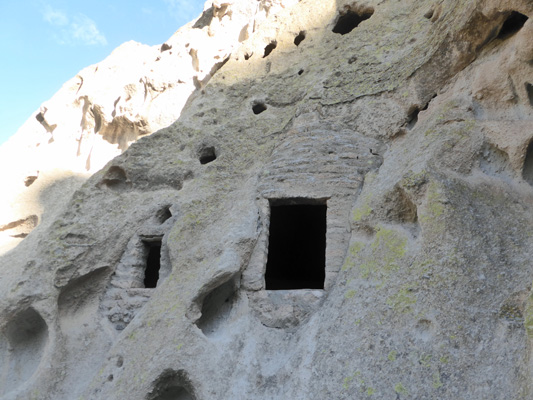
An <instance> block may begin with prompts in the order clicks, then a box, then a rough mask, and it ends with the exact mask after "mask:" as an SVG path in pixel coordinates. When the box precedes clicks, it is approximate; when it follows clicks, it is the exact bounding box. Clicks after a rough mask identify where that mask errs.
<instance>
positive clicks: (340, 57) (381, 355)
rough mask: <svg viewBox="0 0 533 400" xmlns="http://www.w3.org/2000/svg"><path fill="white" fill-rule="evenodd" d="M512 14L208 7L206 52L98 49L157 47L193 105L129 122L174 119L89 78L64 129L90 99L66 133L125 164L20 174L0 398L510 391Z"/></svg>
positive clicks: (512, 8) (465, 9) (321, 5)
mask: <svg viewBox="0 0 533 400" xmlns="http://www.w3.org/2000/svg"><path fill="white" fill-rule="evenodd" d="M239 10H241V11H239ZM243 10H248V11H246V12H245V11H243ZM242 15H247V16H248V19H247V20H246V21H247V22H246V23H244V24H243V22H244V20H245V18H244V17H243V19H240V18H241V17H240V16H242ZM531 17H533V4H531V2H530V1H527V0H516V1H497V0H478V1H474V0H472V1H457V0H455V1H454V0H443V1H439V2H434V1H424V0H407V1H401V2H398V1H382V0H375V1H365V2H363V1H361V2H354V1H342V0H338V1H334V0H327V1H324V0H320V1H319V0H301V1H290V2H289V1H287V2H285V1H271V2H270V1H268V2H267V1H263V2H258V3H256V2H242V3H240V2H227V3H223V2H213V3H209V4H207V5H206V11H205V12H204V14H203V15H202V16H201V17H200V18H199V19H198V20H197V21H194V22H193V23H191V25H189V27H188V28H186V29H189V31H190V32H194V34H196V32H198V34H199V35H200V34H202V35H204V37H205V38H207V39H206V41H205V43H204V42H203V41H202V40H203V39H202V40H200V39H199V42H198V43H199V44H198V45H194V46H193V44H192V43H193V42H192V40H191V41H189V39H183V41H182V39H179V40H178V38H179V37H180V32H182V31H180V32H178V34H177V35H176V36H174V37H173V39H171V40H169V41H168V42H167V43H166V44H165V45H163V46H161V47H160V48H157V49H151V48H143V47H139V46H138V45H135V44H127V45H125V47H123V48H121V49H119V50H117V51H116V53H114V54H113V55H112V56H111V59H113V58H115V57H116V58H118V59H126V58H127V56H126V55H125V53H127V52H128V51H129V50H128V51H127V49H128V47H133V48H135V49H137V50H136V51H138V53H139V54H141V53H143V52H146V54H145V55H146V56H147V57H148V58H150V57H152V56H153V55H156V58H155V59H150V60H146V61H142V62H146V64H143V65H156V63H162V62H166V61H164V58H165V57H168V58H169V59H170V58H171V57H173V56H175V54H174V51H176V52H177V54H178V56H179V54H181V55H182V56H183V57H184V58H186V59H188V63H189V66H188V68H190V71H191V75H190V77H191V78H190V79H191V80H190V81H187V82H189V83H188V84H189V85H190V88H191V91H192V92H189V94H188V95H187V99H186V101H185V100H184V101H183V103H185V102H186V105H185V106H184V107H183V109H181V108H180V111H181V114H180V112H177V114H175V115H174V116H171V113H172V112H174V111H175V110H174V109H172V107H171V106H168V104H173V103H165V102H163V103H161V104H160V105H159V106H158V107H155V105H154V106H153V108H154V109H152V108H150V110H148V111H146V113H147V114H143V113H142V112H141V111H138V112H137V113H138V114H139V115H145V116H146V115H158V117H153V120H150V123H149V124H147V125H146V126H148V125H149V126H150V127H151V128H150V129H151V130H152V131H153V130H154V129H156V128H155V127H156V126H157V122H156V121H163V120H165V121H167V122H165V123H163V122H161V124H162V125H165V124H170V123H171V122H172V121H174V120H176V121H175V122H173V123H172V124H171V125H170V126H168V127H167V128H164V129H161V130H159V131H158V132H157V133H154V134H152V135H147V134H144V133H143V132H144V131H142V129H141V125H135V124H136V123H137V122H135V121H140V120H141V119H138V120H136V119H135V118H134V117H132V115H133V114H134V113H135V112H134V111H132V110H134V109H135V107H137V106H138V105H139V104H141V105H140V106H138V107H141V108H137V109H139V110H140V109H142V104H145V103H143V102H144V101H145V100H143V99H144V94H143V90H145V89H143V87H144V83H142V82H140V83H139V82H136V83H134V84H133V83H132V85H133V86H130V87H129V89H127V90H129V91H128V92H127V93H129V94H130V95H131V98H130V100H128V101H126V99H127V98H128V94H127V93H126V91H127V90H126V89H124V92H120V93H119V94H118V95H117V94H116V93H115V94H113V95H106V96H108V97H106V98H108V99H109V101H108V102H107V103H105V102H103V103H96V102H95V100H92V99H91V95H90V94H89V93H88V92H83V93H85V94H83V93H82V91H83V90H84V86H85V84H86V83H87V82H88V81H89V80H90V79H89V78H88V77H87V78H84V84H83V85H82V86H81V88H78V89H79V91H80V96H82V95H83V96H87V97H86V98H87V99H88V100H87V101H88V102H89V103H85V97H83V99H82V100H83V104H82V102H80V105H79V106H76V107H78V108H76V107H74V106H69V107H73V109H74V111H73V112H72V114H70V113H69V114H67V115H65V117H64V118H65V122H64V123H65V124H67V123H68V121H69V118H73V119H75V118H78V121H79V116H80V115H82V114H83V113H82V114H80V112H82V111H83V109H84V105H85V104H89V106H87V107H88V110H91V108H93V109H94V110H96V112H95V111H94V110H93V111H92V114H91V112H90V111H87V113H86V114H83V115H85V121H86V123H87V125H86V126H87V127H89V128H84V129H89V131H90V132H89V131H86V130H85V131H83V132H85V133H83V135H86V136H87V137H91V138H93V139H94V142H95V143H96V142H98V141H100V142H101V143H106V146H107V145H110V144H109V142H115V143H114V146H117V145H119V147H120V146H122V149H121V150H120V151H122V150H125V151H124V152H123V153H122V154H120V155H118V157H116V158H114V159H112V160H111V161H110V162H109V163H107V164H106V165H105V166H104V167H103V168H102V169H101V170H99V171H98V172H96V173H94V174H93V175H92V176H91V177H90V178H87V177H85V176H80V175H77V174H75V173H74V171H80V170H79V169H78V170H76V169H74V168H72V169H69V170H66V171H67V172H64V171H65V169H63V170H62V171H63V172H62V173H63V175H60V179H57V178H55V175H54V174H52V173H48V172H46V171H45V172H46V173H42V172H41V171H40V170H39V174H37V173H36V172H35V171H33V172H31V173H27V174H26V175H24V176H22V177H21V178H19V179H18V181H17V184H18V185H19V190H20V192H21V193H22V192H23V190H27V191H28V193H33V194H32V196H33V197H32V201H34V202H37V203H36V204H38V205H39V206H40V207H41V209H40V211H39V212H36V211H28V212H27V213H26V214H24V215H22V216H17V217H16V218H13V219H11V220H9V221H7V222H6V223H5V224H3V225H1V226H0V229H1V230H2V232H4V234H5V235H10V236H18V237H17V238H15V239H14V240H15V242H10V243H11V250H9V251H7V252H5V253H4V254H3V255H2V256H1V258H0V268H1V276H2V279H1V280H0V304H1V307H0V356H1V357H2V363H3V364H2V369H0V383H1V382H9V383H8V384H5V385H3V386H2V389H1V390H0V394H1V395H2V396H3V397H2V399H31V398H35V399H54V400H55V399H73V398H83V399H150V400H162V399H196V400H202V399H220V400H225V399H258V400H259V399H279V400H282V399H317V400H319V399H354V398H357V399H359V398H360V399H372V398H376V399H463V398H464V399H530V398H531V397H532V396H533V387H532V383H533V370H532V368H533V360H532V359H531V351H532V350H533V348H532V340H531V339H532V338H533V319H532V318H533V297H532V294H531V283H532V281H533V266H532V264H531V262H530V259H531V258H532V256H533V237H532V234H531V232H532V231H533V188H532V186H531V185H532V184H533V155H532V153H533V145H531V143H532V139H533V105H532V104H533V67H532V65H533V45H532V43H533V42H532V40H531V38H532V37H533V22H532V20H531ZM220 26H222V27H224V29H228V32H229V31H231V32H234V33H235V35H234V36H231V35H229V34H228V38H225V37H224V34H223V33H222V34H220V33H218V31H217V29H219V27H220ZM220 29H222V28H220ZM232 29H234V30H232ZM189 31H187V30H185V31H184V32H185V33H186V34H190V35H192V33H187V32H189ZM237 31H238V35H237ZM185 36H186V35H185ZM230 36H231V37H233V38H234V40H235V41H234V42H232V43H234V45H233V47H231V54H230V53H229V50H228V52H227V53H224V54H225V55H224V56H220V57H221V58H220V59H217V60H218V61H217V62H214V63H211V64H209V63H207V64H203V63H204V61H202V60H203V58H202V57H203V54H206V53H204V51H208V50H204V47H203V46H204V45H205V46H206V47H205V48H210V47H209V46H210V44H209V43H215V42H217V41H220V43H225V40H230V39H231V38H230ZM209 40H212V41H209ZM232 40H233V39H232ZM179 43H183V44H182V45H180V44H179ZM187 43H189V46H186V45H187ZM195 43H196V42H195ZM217 43H219V42H217ZM191 46H192V47H191ZM219 47H220V45H213V47H211V48H212V49H218V48H219ZM178 49H181V50H179V51H178ZM184 49H185V50H184ZM228 49H229V47H228ZM193 50H194V51H193ZM171 51H172V52H173V54H170V52H171ZM122 52H125V53H124V54H122V55H121V53H122ZM210 54H214V53H210ZM178 56H176V57H178ZM157 57H160V59H159V60H158V61H156V59H157ZM187 57H188V58H187ZM208 59H211V60H214V59H215V56H212V58H209V57H208ZM117 62H118V61H117ZM136 62H138V63H139V64H142V62H141V61H140V60H136ZM168 62H169V63H170V61H168ZM218 63H220V64H218ZM168 65H171V64H168ZM204 65H208V67H204ZM209 65H211V66H210V67H209ZM214 66H216V67H214ZM91 68H92V69H91V74H94V77H96V76H97V74H98V73H99V71H100V70H101V69H103V67H102V66H101V65H100V66H99V68H98V71H96V72H94V71H93V70H94V68H93V67H91ZM147 68H149V67H147ZM105 71H106V70H105V69H104V72H105ZM154 71H155V70H154ZM100 72H101V71H100ZM174 72H175V71H174ZM102 73H103V72H102ZM105 73H106V74H112V71H107V72H105ZM164 75H165V74H164V73H163V72H162V75H159V76H161V77H163V76H164ZM76 79H77V78H76ZM85 79H87V82H85ZM154 79H155V78H154ZM161 79H163V78H161ZM159 82H160V81H159ZM173 82H174V83H175V82H176V81H173ZM136 85H137V86H136ZM176 85H178V86H179V85H187V83H184V84H180V83H176ZM67 86H68V87H69V88H70V89H69V90H70V91H71V92H75V91H76V90H78V89H76V88H75V87H74V81H72V82H71V83H68V84H67ZM148 86H149V85H148ZM124 87H125V86H121V88H124ZM153 87H160V86H158V84H156V83H154V84H153ZM173 88H174V87H173ZM85 90H89V86H87V87H86V89H85ZM121 90H122V89H121ZM146 90H148V89H146ZM150 90H151V89H150ZM167 90H174V89H171V88H167V89H165V92H164V93H166V91H167ZM176 90H177V89H176ZM148 92H149V91H148ZM148 92H146V91H145V92H144V93H148ZM164 93H163V95H162V96H163V97H164ZM169 93H170V92H169ZM191 93H192V94H191ZM119 96H120V99H119V100H118V102H117V103H116V105H113V103H114V101H115V100H116V99H117V98H118V97H119ZM139 96H140V97H139ZM148 97H149V96H148V95H147V98H148ZM155 97H156V96H154V99H153V100H152V102H153V103H152V104H156V103H155V102H156V101H157V100H156V99H155ZM94 98H96V97H94ZM157 98H159V97H157ZM121 102H122V103H121ZM128 102H129V104H128ZM104 103H105V104H104ZM97 104H101V106H100V107H96V105H97ZM134 104H137V106H133V105H134ZM95 107H96V108H95ZM156 108H157V109H156ZM48 109H49V110H52V107H49V108H48ZM80 110H81V111H80ZM98 110H99V111H98ZM114 112H115V115H113V113H114ZM76 113H78V114H76ZM99 113H100V114H99ZM74 114H76V115H78V116H77V117H71V115H74ZM51 115H53V114H52V113H50V115H49V114H48V111H46V113H44V112H43V115H42V119H43V121H44V120H45V121H46V124H44V123H43V121H38V120H37V119H36V120H35V122H33V121H32V122H31V123H35V124H37V126H38V127H39V129H41V130H42V132H41V133H42V134H43V135H45V136H46V135H49V136H50V137H51V136H54V135H56V133H55V132H56V130H57V132H60V131H59V129H60V126H61V125H60V124H61V123H62V122H61V121H62V118H58V119H57V120H53V119H52V117H51ZM97 115H99V116H100V117H98V118H100V119H99V121H100V122H98V121H97V119H98V118H96V119H95V116H97ZM135 115H136V114H135ZM47 116H49V117H47ZM119 117H122V119H119ZM178 117H179V118H178ZM48 118H50V119H48ZM143 118H148V117H143ZM120 121H121V122H120ZM147 121H148V120H147ZM54 125H57V127H56V128H53V126H54ZM131 126H137V127H138V128H136V129H138V131H135V130H134V129H133V128H131V129H132V130H129V131H128V129H129V128H128V129H126V127H131ZM143 126H145V125H143ZM47 127H48V128H47ZM78 127H80V126H79V122H78ZM96 127H98V129H96ZM115 127H117V129H116V130H115ZM118 127H122V128H120V129H119V128H118ZM52 129H53V132H49V131H50V130H52ZM91 129H92V131H91ZM143 129H144V128H143ZM122 131H124V133H120V132H122ZM134 131H135V132H137V133H134V134H132V136H128V135H129V134H130V133H131V132H134ZM87 132H89V133H90V134H89V133H87ZM128 132H129V133H128ZM147 133H149V132H147ZM83 135H82V136H83ZM86 136H83V138H85V137H86ZM138 136H146V137H143V138H142V139H141V140H138V141H137V142H135V143H133V144H131V145H129V143H130V138H131V140H134V139H136V138H137V137H138ZM78 138H80V136H78ZM110 138H115V139H110ZM118 138H122V139H118ZM21 140H22V139H21ZM48 140H49V139H46V140H45V142H47V141H48ZM120 140H124V141H123V142H120ZM59 141H60V139H59V137H58V138H57V142H59ZM15 143H16V142H13V143H10V144H9V145H10V146H15V145H16V144H15ZM33 143H36V142H33ZM40 143H41V142H40ZM54 143H56V138H55V137H54V141H53V142H51V143H41V144H40V145H39V147H37V149H40V148H42V149H46V148H49V149H52V148H53V146H54ZM65 143H66V142H65ZM76 143H80V146H81V148H83V146H85V144H87V143H88V141H85V139H84V140H81V141H80V142H76ZM120 143H125V145H122V144H120ZM21 146H22V145H21ZM95 146H96V145H95ZM128 146H129V148H128V149H127V150H126V148H127V147H128ZM13 148H15V147H13ZM94 149H96V147H94ZM36 151H37V150H36ZM83 151H85V150H81V153H80V154H83ZM117 152H119V151H118V150H117ZM43 154H44V153H43ZM76 157H78V156H76ZM76 160H78V161H81V162H82V163H86V161H87V158H86V157H85V156H83V157H82V156H81V155H80V156H79V157H78V158H76ZM22 162H23V161H22V160H21V161H19V163H22ZM14 165H18V164H14ZM23 165H24V164H23ZM92 165H93V158H92V156H91V167H90V170H89V172H91V168H93V166H92ZM83 168H84V167H82V169H81V170H83ZM12 169H13V171H14V172H13V174H15V173H18V172H15V171H18V169H17V168H14V167H13V168H12ZM58 176H59V175H58ZM44 178H47V179H48V181H46V180H45V179H44ZM45 182H49V183H48V184H45ZM39 185H41V186H39ZM32 188H33V189H32ZM32 190H35V192H31V191H32ZM28 196H29V195H28ZM39 199H41V200H40V201H39ZM28 210H31V208H28ZM26 216H27V218H26ZM32 229H33V230H32ZM310 254H311V255H312V256H311V257H309V255H310ZM4 360H5V361H4Z"/></svg>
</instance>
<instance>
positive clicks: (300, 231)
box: [265, 202, 327, 290]
mask: <svg viewBox="0 0 533 400" xmlns="http://www.w3.org/2000/svg"><path fill="white" fill-rule="evenodd" d="M326 214H327V206H326V204H293V203H292V202H291V204H287V203H283V202H282V204H279V202H274V203H272V202H271V208H270V233H269V244H268V259H267V265H266V273H265V283H266V289H267V290H286V289H324V279H325V269H326V268H325V264H326Z"/></svg>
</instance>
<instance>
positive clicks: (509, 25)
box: [498, 11, 528, 39]
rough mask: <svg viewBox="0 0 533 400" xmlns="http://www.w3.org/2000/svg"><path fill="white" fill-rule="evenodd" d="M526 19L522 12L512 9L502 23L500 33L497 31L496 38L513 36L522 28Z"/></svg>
mask: <svg viewBox="0 0 533 400" xmlns="http://www.w3.org/2000/svg"><path fill="white" fill-rule="evenodd" d="M527 20H528V17H527V16H525V15H524V14H521V13H519V12H518V11H513V12H512V13H511V14H510V15H509V16H508V17H507V19H506V20H505V22H504V23H503V25H502V28H501V29H500V33H498V39H507V38H509V37H511V36H513V35H514V34H515V33H517V32H518V31H519V30H520V29H522V27H523V26H524V24H525V23H526V21H527Z"/></svg>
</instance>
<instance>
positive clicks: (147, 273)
mask: <svg viewBox="0 0 533 400" xmlns="http://www.w3.org/2000/svg"><path fill="white" fill-rule="evenodd" d="M143 243H144V246H145V249H146V254H147V256H146V268H145V270H144V281H143V282H144V287H145V288H148V289H153V288H155V287H157V281H158V280H159V269H160V268H161V238H153V239H150V240H147V239H145V240H143Z"/></svg>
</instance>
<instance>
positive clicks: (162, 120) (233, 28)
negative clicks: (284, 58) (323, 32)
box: [0, 1, 294, 251]
mask: <svg viewBox="0 0 533 400" xmlns="http://www.w3.org/2000/svg"><path fill="white" fill-rule="evenodd" d="M293 2H294V1H293ZM285 3H286V4H290V3H291V1H286V2H285ZM285 3H284V4H285ZM281 6H282V4H279V2H272V3H271V2H259V3H252V2H248V1H236V2H231V3H221V4H218V3H209V2H208V3H206V6H205V11H204V13H203V14H202V15H201V16H200V17H199V18H198V19H197V20H196V21H192V22H191V23H189V24H188V25H186V26H184V27H182V28H181V29H179V30H178V31H177V32H176V33H175V34H174V35H172V37H171V38H170V39H169V40H167V41H166V42H165V43H163V44H161V45H158V46H153V47H151V46H146V45H143V44H140V43H136V42H133V41H131V42H128V43H124V44H123V45H121V46H120V47H118V48H117V49H115V50H114V51H113V53H112V54H111V55H110V56H109V57H108V58H106V59H105V60H103V61H102V62H100V63H98V64H96V65H92V66H89V67H87V68H85V69H83V70H82V71H80V72H79V73H78V74H77V75H76V76H75V77H74V78H72V79H71V80H69V81H68V82H66V83H65V84H64V85H63V87H62V88H61V90H60V91H59V92H57V93H56V94H55V95H54V97H52V98H51V99H50V100H48V101H46V102H45V103H43V104H42V105H41V107H40V108H39V110H36V111H35V113H34V115H33V116H32V117H31V118H29V119H28V121H26V123H25V124H24V125H23V126H22V127H21V128H20V129H19V131H18V132H17V134H16V135H14V136H13V137H12V138H11V139H10V140H9V142H8V143H6V144H5V145H3V146H2V147H1V148H0V167H1V168H2V170H3V171H4V174H3V179H2V183H3V190H2V192H3V195H2V196H1V197H0V251H6V250H7V249H10V248H12V247H13V246H15V245H16V244H17V243H18V242H19V240H16V239H17V238H20V237H23V236H25V235H27V234H28V233H29V232H31V230H32V229H33V228H35V227H36V226H37V225H38V224H39V223H40V222H42V221H43V212H45V209H46V211H47V212H48V211H49V209H50V203H51V204H53V207H55V206H56V204H58V203H61V204H62V205H63V204H64V202H65V201H66V200H68V198H69V197H70V196H71V195H72V193H73V190H75V189H77V188H78V187H79V186H80V184H81V183H82V182H84V181H85V180H86V179H87V178H88V177H89V176H90V175H91V174H92V173H94V172H96V171H98V170H99V169H101V168H102V167H103V166H104V165H105V164H106V163H107V162H108V161H109V160H111V159H112V158H113V157H116V156H118V155H119V154H121V153H122V152H124V151H125V150H126V149H127V148H128V147H129V146H130V145H131V143H133V142H135V141H136V140H137V139H139V138H140V137H143V136H147V135H149V134H151V133H153V132H155V131H157V130H159V129H161V128H165V127H167V126H169V125H170V124H172V123H173V122H174V121H176V119H177V118H178V117H179V116H180V114H181V111H182V109H183V107H184V105H185V104H186V102H187V101H188V100H189V99H190V98H191V96H194V94H195V93H197V92H198V91H200V90H202V88H203V87H204V86H205V85H207V83H208V82H209V80H210V79H211V77H212V76H213V75H214V74H215V73H216V71H218V69H219V68H221V67H222V66H223V65H224V64H225V63H226V62H227V61H228V59H229V57H230V55H231V54H232V52H234V50H235V49H236V48H238V47H239V46H240V44H241V43H242V42H243V41H245V40H246V39H247V38H248V37H249V36H250V35H251V34H252V33H253V31H254V29H255V28H254V24H255V23H257V22H259V21H262V20H264V19H265V18H266V16H267V15H268V14H269V13H270V12H275V11H276V10H278V9H280V8H281ZM8 171H9V172H8ZM65 180H66V181H68V183H69V184H68V185H65V184H61V189H60V191H59V192H60V193H56V192H55V191H53V190H49V191H50V192H51V194H50V195H47V196H46V197H47V198H46V199H45V198H43V197H45V196H43V195H42V193H43V191H45V190H48V189H49V188H50V187H51V186H53V185H54V182H59V181H65ZM31 185H33V187H31V188H29V186H31ZM52 218H53V217H52ZM29 220H30V223H29V224H28V223H27V221H29ZM44 220H50V218H46V217H45V218H44ZM23 225H24V227H23ZM14 227H15V228H16V229H15V230H13V228H14ZM17 227H18V228H17ZM13 238H14V239H15V240H13ZM2 249H3V250H2Z"/></svg>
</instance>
